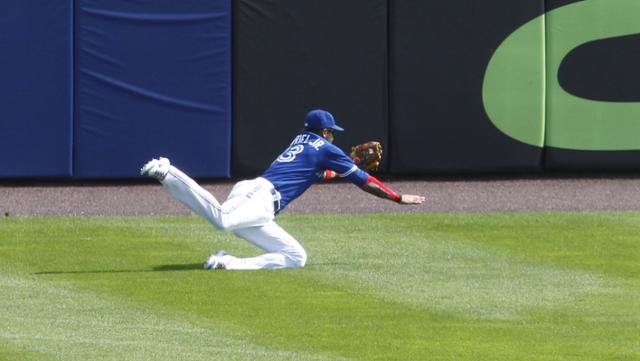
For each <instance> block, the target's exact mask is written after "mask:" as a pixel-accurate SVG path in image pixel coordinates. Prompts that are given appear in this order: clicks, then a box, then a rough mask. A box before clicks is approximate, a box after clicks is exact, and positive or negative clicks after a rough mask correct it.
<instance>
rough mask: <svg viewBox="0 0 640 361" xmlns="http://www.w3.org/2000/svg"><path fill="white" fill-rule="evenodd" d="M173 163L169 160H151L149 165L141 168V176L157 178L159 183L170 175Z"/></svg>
mask: <svg viewBox="0 0 640 361" xmlns="http://www.w3.org/2000/svg"><path fill="white" fill-rule="evenodd" d="M170 166H171V162H169V159H167V158H162V157H160V158H158V159H155V158H154V159H151V160H150V161H149V162H148V163H147V164H145V165H144V166H143V167H142V168H140V175H146V176H147V177H151V178H155V179H157V180H159V181H162V180H164V177H166V176H167V173H169V167H170Z"/></svg>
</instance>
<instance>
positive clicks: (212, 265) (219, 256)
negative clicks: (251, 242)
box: [204, 251, 229, 269]
mask: <svg viewBox="0 0 640 361" xmlns="http://www.w3.org/2000/svg"><path fill="white" fill-rule="evenodd" d="M228 255H229V254H228V253H227V252H225V251H219V252H218V253H216V254H212V255H211V256H209V258H208V259H207V261H206V262H205V263H204V269H226V268H227V265H226V264H225V262H224V260H223V258H225V256H228Z"/></svg>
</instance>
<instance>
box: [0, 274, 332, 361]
mask: <svg viewBox="0 0 640 361" xmlns="http://www.w3.org/2000/svg"><path fill="white" fill-rule="evenodd" d="M0 309H3V310H5V311H7V312H3V313H2V314H0V324H3V325H5V327H3V328H1V329H0V338H2V339H4V340H5V341H8V342H11V343H13V344H15V345H16V346H18V347H21V348H25V349H28V350H31V351H37V352H39V353H41V354H46V355H51V356H54V357H55V358H57V359H62V360H158V359H159V360H183V359H184V360H210V359H212V358H216V359H223V360H248V359H253V360H274V359H277V360H329V359H335V358H321V357H315V356H313V355H300V354H296V353H294V352H286V351H285V352H283V351H273V350H269V349H267V348H264V347H260V346H257V345H253V344H251V343H249V342H247V341H246V340H235V339H231V338H228V337H224V336H221V335H219V334H218V333H216V332H215V331H214V329H215V328H204V327H200V326H198V325H194V324H192V323H188V322H184V321H180V320H176V319H172V318H166V315H161V314H158V313H154V312H152V310H150V309H142V308H139V307H137V306H133V305H131V304H127V303H126V302H118V301H113V300H106V299H105V298H104V297H103V296H102V295H100V294H96V293H92V292H87V291H85V290H78V289H76V288H75V287H73V286H70V285H65V286H62V285H56V286H54V285H51V284H48V283H47V282H43V281H42V280H41V279H39V277H32V276H22V277H20V276H15V275H11V274H10V273H9V272H2V273H0ZM214 322H215V321H214ZM207 323H209V324H210V323H211V320H210V321H209V322H207ZM221 326H222V325H221ZM220 328H222V327H220Z"/></svg>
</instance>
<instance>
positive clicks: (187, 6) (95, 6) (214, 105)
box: [74, 0, 231, 178]
mask: <svg viewBox="0 0 640 361" xmlns="http://www.w3.org/2000/svg"><path fill="white" fill-rule="evenodd" d="M230 7H231V4H230V0H216V1H212V0H181V1H175V0H154V1H113V0H76V13H75V15H76V18H75V19H76V20H75V21H76V28H75V41H76V66H75V81H76V90H75V91H76V93H75V96H76V114H75V116H76V118H75V120H76V123H75V142H74V144H75V157H74V166H75V170H74V177H76V178H127V177H132V176H136V175H137V174H138V170H139V168H140V167H141V165H142V164H143V163H144V162H146V161H147V160H148V159H149V158H151V157H154V156H159V155H163V156H167V157H169V158H170V159H171V160H172V162H173V163H174V164H176V165H177V166H178V167H180V168H181V169H183V170H185V171H186V172H187V173H189V174H190V175H192V176H195V177H228V176H229V175H230V174H229V173H230V171H229V168H230V158H231V155H230V152H231V151H230V142H231V134H230V133H231V95H230V94H231V76H230V73H231V64H230V58H231V10H230Z"/></svg>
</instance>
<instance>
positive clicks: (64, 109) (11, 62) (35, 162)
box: [0, 0, 72, 178]
mask: <svg viewBox="0 0 640 361" xmlns="http://www.w3.org/2000/svg"><path fill="white" fill-rule="evenodd" d="M71 4H72V0H58V1H44V0H42V1H25V0H4V1H2V5H1V6H2V10H1V11H0V49H1V50H0V82H1V83H2V85H1V86H0V99H1V102H0V104H2V110H1V111H0V112H1V113H0V177H5V178H8V177H33V176H38V177H65V176H66V177H68V176H70V175H71V172H72V165H71V158H72V156H71V154H72V150H71V149H72V145H71V141H72V116H71V115H72V110H71V109H72V104H71V101H72V96H71V93H72V81H71V72H72V71H71V67H72V63H71V62H72V56H71V51H72V45H71V44H72V42H71V39H72V5H71Z"/></svg>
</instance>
